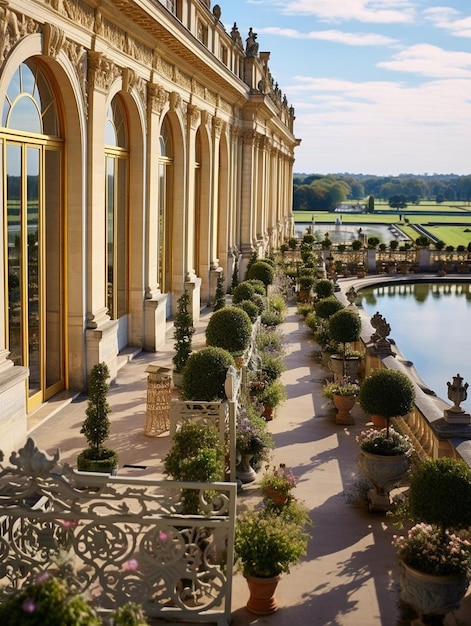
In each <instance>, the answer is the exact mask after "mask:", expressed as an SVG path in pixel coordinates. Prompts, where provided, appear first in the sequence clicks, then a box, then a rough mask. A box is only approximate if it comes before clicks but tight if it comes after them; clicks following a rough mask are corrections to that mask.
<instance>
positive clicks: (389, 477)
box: [358, 450, 411, 511]
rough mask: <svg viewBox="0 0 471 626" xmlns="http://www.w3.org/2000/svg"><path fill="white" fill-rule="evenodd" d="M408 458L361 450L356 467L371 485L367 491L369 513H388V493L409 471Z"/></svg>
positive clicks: (389, 498) (406, 456)
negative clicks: (371, 487)
mask: <svg viewBox="0 0 471 626" xmlns="http://www.w3.org/2000/svg"><path fill="white" fill-rule="evenodd" d="M410 464H411V460H410V456H409V455H407V454H400V455H395V456H384V455H381V454H372V453H371V452H366V451H365V450H362V451H361V452H360V456H359V458H358V465H359V466H360V469H361V471H362V473H363V474H364V475H365V476H366V478H368V480H369V481H370V482H371V484H372V485H373V489H370V490H369V491H368V507H369V509H370V511H388V510H389V509H390V507H391V504H392V502H391V496H390V491H391V489H393V488H394V487H395V486H396V485H398V484H399V483H400V481H401V480H402V479H403V478H404V476H405V475H406V474H407V472H408V471H409V468H410Z"/></svg>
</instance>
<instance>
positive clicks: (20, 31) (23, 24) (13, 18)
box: [0, 0, 39, 63]
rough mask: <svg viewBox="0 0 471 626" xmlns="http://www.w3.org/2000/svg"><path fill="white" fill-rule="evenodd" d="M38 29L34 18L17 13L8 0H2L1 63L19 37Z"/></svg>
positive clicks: (0, 13)
mask: <svg viewBox="0 0 471 626" xmlns="http://www.w3.org/2000/svg"><path fill="white" fill-rule="evenodd" d="M38 30H39V25H38V24H37V22H35V21H34V20H33V19H32V18H30V17H26V16H25V15H22V14H16V13H15V12H14V11H12V10H11V9H10V8H9V3H8V1H7V0H0V63H3V61H4V60H5V59H6V58H7V56H8V53H9V52H10V50H11V49H12V48H13V46H14V45H15V44H16V42H17V41H18V40H19V39H21V38H22V37H25V36H26V35H30V34H31V33H35V32H37V31H38Z"/></svg>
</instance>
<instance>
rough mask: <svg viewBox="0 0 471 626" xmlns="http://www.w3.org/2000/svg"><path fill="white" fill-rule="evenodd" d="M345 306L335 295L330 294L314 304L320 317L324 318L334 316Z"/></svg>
mask: <svg viewBox="0 0 471 626" xmlns="http://www.w3.org/2000/svg"><path fill="white" fill-rule="evenodd" d="M343 308H345V307H344V305H343V304H342V303H341V302H340V300H337V298H336V297H335V296H330V297H329V298H323V299H322V300H319V302H316V304H315V305H314V311H315V312H316V315H317V316H318V317H322V318H323V319H328V318H329V317H332V315H333V314H334V313H336V312H337V311H340V310H341V309H343Z"/></svg>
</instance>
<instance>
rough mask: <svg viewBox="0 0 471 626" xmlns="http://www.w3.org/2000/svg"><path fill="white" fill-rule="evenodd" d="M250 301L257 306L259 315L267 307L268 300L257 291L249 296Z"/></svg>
mask: <svg viewBox="0 0 471 626" xmlns="http://www.w3.org/2000/svg"><path fill="white" fill-rule="evenodd" d="M251 302H253V303H254V304H255V305H256V306H257V309H258V314H259V315H260V314H261V313H263V311H265V310H266V309H267V308H268V302H267V299H266V297H265V296H261V295H260V294H259V293H254V295H253V296H252V298H251Z"/></svg>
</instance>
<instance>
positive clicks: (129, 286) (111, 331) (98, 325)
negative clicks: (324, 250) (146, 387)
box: [0, 0, 299, 451]
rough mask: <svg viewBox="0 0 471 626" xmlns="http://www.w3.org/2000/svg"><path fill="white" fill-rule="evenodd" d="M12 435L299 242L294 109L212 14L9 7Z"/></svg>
mask: <svg viewBox="0 0 471 626" xmlns="http://www.w3.org/2000/svg"><path fill="white" fill-rule="evenodd" d="M0 29H1V33H0V107H1V108H0V110H1V115H2V117H1V122H0V169H1V177H0V194H1V197H2V200H3V202H2V206H3V216H4V219H3V221H2V235H3V237H2V241H3V251H4V252H3V255H2V256H1V261H0V262H1V263H2V266H3V267H2V270H3V271H2V276H3V284H4V287H3V289H2V290H1V291H0V294H1V295H0V297H1V299H2V306H1V307H0V311H1V313H0V325H1V327H2V331H3V332H2V333H0V404H1V407H2V409H1V413H0V436H1V439H2V449H3V450H4V451H8V450H9V449H16V448H17V447H18V445H17V444H18V443H23V441H24V437H25V434H26V423H27V420H26V416H27V414H28V413H31V412H32V411H33V410H34V409H35V408H36V407H38V406H39V405H40V404H41V403H44V402H46V401H47V400H48V399H49V398H51V397H52V396H54V395H55V394H57V393H58V392H59V391H61V390H63V389H72V390H83V389H84V388H85V386H86V380H87V373H88V372H89V371H90V369H91V367H92V366H93V365H94V364H95V363H96V362H99V361H105V362H106V363H107V364H108V366H109V368H110V371H111V373H112V377H115V375H116V370H117V363H118V355H119V353H120V352H121V351H123V350H124V349H125V348H129V347H135V348H137V349H143V350H148V351H156V350H158V349H159V347H160V346H161V345H162V344H163V341H164V333H165V328H166V321H167V319H168V318H169V317H171V315H172V311H173V310H174V309H175V306H176V301H177V299H178V297H179V296H180V294H181V293H182V291H183V290H184V289H185V288H186V289H188V290H189V292H190V293H191V297H192V303H193V304H192V306H193V315H194V317H195V318H197V317H198V315H199V311H200V310H201V307H203V306H205V305H206V304H207V303H210V302H211V301H212V298H213V296H214V292H215V288H216V284H217V276H218V274H219V273H220V272H223V274H224V277H225V279H226V282H230V280H231V276H232V273H233V270H234V265H235V264H237V265H236V268H238V270H239V271H240V272H241V274H242V273H243V272H244V268H245V266H246V263H247V261H248V259H249V257H250V256H251V254H252V253H253V252H254V251H256V252H257V254H258V255H259V256H261V255H263V254H265V253H266V252H267V250H268V249H269V248H270V246H277V245H278V244H279V242H280V241H281V240H283V239H284V238H286V237H287V236H289V235H290V234H291V231H292V214H291V208H292V169H293V161H294V149H295V147H296V146H297V145H298V144H299V140H297V139H296V138H295V136H294V134H293V122H294V110H293V108H292V107H290V106H289V104H288V102H287V99H286V96H284V94H283V93H282V92H281V90H280V88H279V87H278V84H277V83H276V82H275V81H274V79H273V77H272V76H271V73H270V69H269V57H270V54H269V53H268V52H261V51H259V44H258V41H257V35H256V33H253V31H252V29H250V31H249V33H248V36H247V37H246V38H244V39H243V38H242V36H241V34H240V33H239V30H238V28H237V25H236V24H234V26H233V27H232V30H231V32H230V33H229V32H227V31H226V30H225V28H224V26H223V23H222V22H221V7H220V6H219V5H214V6H213V7H211V5H210V2H209V0H206V1H205V0H0Z"/></svg>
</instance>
